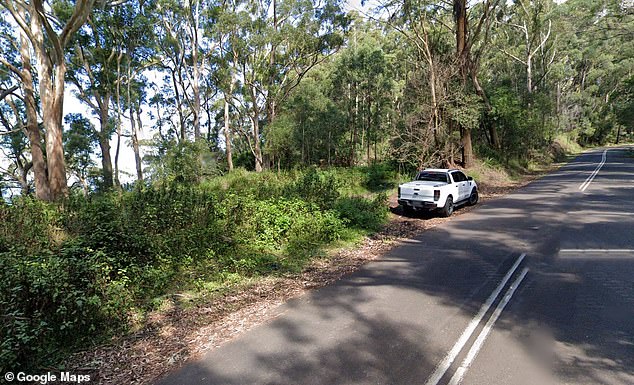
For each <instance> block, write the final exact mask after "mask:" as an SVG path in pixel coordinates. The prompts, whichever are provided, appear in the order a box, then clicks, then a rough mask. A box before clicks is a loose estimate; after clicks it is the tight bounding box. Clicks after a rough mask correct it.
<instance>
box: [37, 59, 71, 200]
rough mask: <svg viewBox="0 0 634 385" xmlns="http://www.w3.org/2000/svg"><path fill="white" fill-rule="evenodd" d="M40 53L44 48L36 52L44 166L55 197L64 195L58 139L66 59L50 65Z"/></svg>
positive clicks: (66, 188) (63, 196)
mask: <svg viewBox="0 0 634 385" xmlns="http://www.w3.org/2000/svg"><path fill="white" fill-rule="evenodd" d="M44 56H45V53H44V52H40V54H38V61H39V62H40V65H39V66H38V67H39V69H38V72H39V80H40V99H41V100H42V118H43V120H44V126H45V127H46V164H47V166H48V179H49V186H50V197H51V200H53V201H57V200H60V199H63V198H65V197H66V196H68V185H67V181H66V162H65V160H64V145H63V141H62V132H63V128H62V127H63V126H62V113H63V107H64V76H65V74H66V63H63V62H62V63H57V64H56V65H55V66H53V64H52V63H51V62H50V61H49V58H48V57H44ZM53 73H54V75H53ZM53 79H54V80H53Z"/></svg>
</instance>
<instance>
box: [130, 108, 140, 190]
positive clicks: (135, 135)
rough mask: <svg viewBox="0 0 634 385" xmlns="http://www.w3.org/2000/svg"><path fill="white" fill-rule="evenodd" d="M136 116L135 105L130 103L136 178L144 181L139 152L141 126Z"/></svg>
mask: <svg viewBox="0 0 634 385" xmlns="http://www.w3.org/2000/svg"><path fill="white" fill-rule="evenodd" d="M136 123H137V121H136V120H135V117H134V107H133V106H132V104H130V128H132V150H133V151H134V163H135V165H136V179H137V181H138V182H143V165H142V164H141V153H140V152H139V128H138V127H137V124H136Z"/></svg>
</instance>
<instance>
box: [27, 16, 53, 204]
mask: <svg viewBox="0 0 634 385" xmlns="http://www.w3.org/2000/svg"><path fill="white" fill-rule="evenodd" d="M21 14H22V15H24V10H21ZM20 56H21V59H22V72H21V74H20V77H21V80H22V91H23V93H24V104H25V107H26V133H27V136H28V138H29V146H30V147H31V161H32V162H33V176H34V181H35V196H36V198H37V199H40V200H43V201H49V200H50V199H51V191H50V187H49V183H48V174H47V172H46V160H45V159H44V152H43V151H42V135H41V133H40V127H39V125H38V123H37V104H36V103H37V102H36V100H35V90H34V89H33V76H32V75H31V52H30V50H29V41H28V39H27V37H26V35H25V34H24V31H22V30H20Z"/></svg>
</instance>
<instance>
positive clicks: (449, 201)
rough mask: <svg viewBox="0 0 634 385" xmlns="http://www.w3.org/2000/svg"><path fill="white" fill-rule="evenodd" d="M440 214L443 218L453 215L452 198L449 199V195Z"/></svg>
mask: <svg viewBox="0 0 634 385" xmlns="http://www.w3.org/2000/svg"><path fill="white" fill-rule="evenodd" d="M440 213H441V214H442V216H443V217H445V218H447V217H450V216H451V214H453V198H452V197H451V195H449V196H448V197H447V201H446V202H445V206H444V207H443V208H442V209H441V210H440Z"/></svg>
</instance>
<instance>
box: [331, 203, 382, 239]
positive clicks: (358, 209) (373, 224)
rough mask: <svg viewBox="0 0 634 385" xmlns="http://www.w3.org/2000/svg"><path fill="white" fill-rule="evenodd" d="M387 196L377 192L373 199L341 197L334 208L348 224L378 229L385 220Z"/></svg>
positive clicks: (361, 227)
mask: <svg viewBox="0 0 634 385" xmlns="http://www.w3.org/2000/svg"><path fill="white" fill-rule="evenodd" d="M386 203H387V196H386V195H385V194H379V195H377V197H376V198H374V199H373V200H371V201H370V200H368V199H365V198H362V197H349V198H342V199H340V200H339V201H338V202H337V205H336V207H335V210H337V212H338V213H339V216H340V217H341V218H343V219H345V220H347V221H348V223H349V225H350V226H353V227H357V228H360V229H367V230H378V229H379V228H380V227H381V226H382V225H383V224H384V223H385V221H386V220H387V214H388V210H387V205H386Z"/></svg>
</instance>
